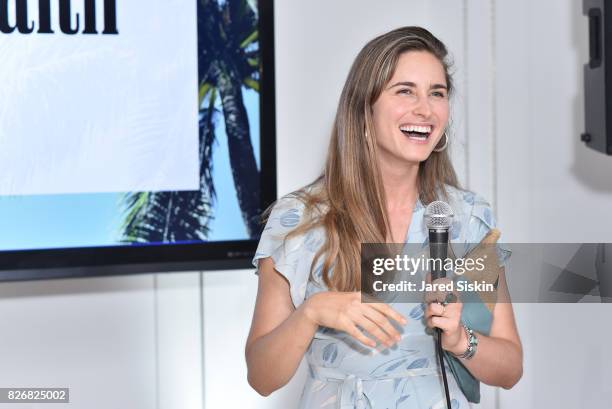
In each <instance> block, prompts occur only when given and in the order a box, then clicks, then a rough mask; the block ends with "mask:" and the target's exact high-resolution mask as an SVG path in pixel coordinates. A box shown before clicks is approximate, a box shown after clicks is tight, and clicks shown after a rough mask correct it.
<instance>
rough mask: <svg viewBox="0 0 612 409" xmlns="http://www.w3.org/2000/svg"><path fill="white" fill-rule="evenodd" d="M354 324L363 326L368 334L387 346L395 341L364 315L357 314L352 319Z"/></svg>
mask: <svg viewBox="0 0 612 409" xmlns="http://www.w3.org/2000/svg"><path fill="white" fill-rule="evenodd" d="M354 322H355V324H357V325H359V326H360V327H361V328H363V329H364V330H365V331H366V332H367V333H368V334H370V335H372V336H373V337H374V338H376V339H377V340H378V341H379V342H380V343H381V344H384V345H386V346H388V347H390V346H391V345H393V344H394V343H395V341H394V340H393V338H391V337H390V336H389V335H388V334H387V333H386V332H385V331H383V330H382V328H381V327H379V326H378V325H377V324H375V323H374V322H373V321H371V320H370V319H369V318H367V317H366V316H365V315H361V316H358V317H356V318H355V319H354Z"/></svg>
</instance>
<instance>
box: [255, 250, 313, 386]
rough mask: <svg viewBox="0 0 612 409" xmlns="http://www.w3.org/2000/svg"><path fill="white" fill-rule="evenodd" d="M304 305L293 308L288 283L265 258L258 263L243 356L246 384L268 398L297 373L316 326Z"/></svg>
mask: <svg viewBox="0 0 612 409" xmlns="http://www.w3.org/2000/svg"><path fill="white" fill-rule="evenodd" d="M304 309H305V304H302V305H301V306H300V307H298V308H297V309H295V308H294V307H293V303H292V302H291V297H290V293H289V283H288V282H287V280H286V279H285V278H284V277H283V276H282V275H281V274H279V273H278V272H277V271H276V270H274V261H273V260H272V259H271V258H270V257H268V258H265V259H261V260H259V285H258V289H257V301H256V303H255V312H254V313H253V321H252V323H251V331H250V333H249V337H248V339H247V344H246V349H245V354H246V361H247V367H248V381H249V384H250V385H251V386H252V387H253V389H255V390H256V391H257V392H258V393H259V394H261V395H264V396H268V395H269V394H270V393H272V392H274V391H275V390H277V389H278V388H280V387H282V386H284V385H285V384H286V383H287V382H289V380H290V379H291V377H293V374H294V373H295V371H296V370H297V367H298V365H299V364H300V361H301V360H302V357H303V356H304V352H306V350H307V348H308V345H309V344H310V341H311V340H312V337H313V336H314V333H315V332H316V330H317V325H316V324H314V323H313V322H311V321H310V320H308V319H306V316H305V315H304Z"/></svg>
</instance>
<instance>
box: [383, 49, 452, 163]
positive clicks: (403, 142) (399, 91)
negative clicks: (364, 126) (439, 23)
mask: <svg viewBox="0 0 612 409" xmlns="http://www.w3.org/2000/svg"><path fill="white" fill-rule="evenodd" d="M448 111H449V106H448V89H447V84H446V76H445V73H444V67H443V66H442V64H441V63H440V61H439V60H438V59H437V58H436V57H435V56H433V54H431V53H429V52H427V51H409V52H405V53H403V54H402V55H400V57H399V59H398V62H397V67H396V68H395V72H394V73H393V76H392V77H391V80H390V81H389V83H388V84H387V85H385V88H384V89H383V91H382V93H381V94H380V96H379V97H378V99H377V100H376V102H375V103H374V105H373V106H372V113H373V120H374V130H375V135H376V143H377V146H378V155H379V160H381V161H384V162H385V163H386V164H388V165H394V164H396V163H399V164H400V165H401V164H403V163H407V162H410V163H416V164H418V163H419V162H422V161H424V160H425V159H427V158H428V157H429V155H430V154H431V151H432V150H433V149H434V148H435V147H436V145H437V144H438V141H440V138H441V137H442V134H443V133H444V129H445V128H446V124H447V122H448Z"/></svg>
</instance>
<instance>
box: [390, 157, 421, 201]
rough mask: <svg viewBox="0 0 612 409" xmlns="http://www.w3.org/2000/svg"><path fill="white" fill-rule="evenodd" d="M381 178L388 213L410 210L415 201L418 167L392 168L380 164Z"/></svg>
mask: <svg viewBox="0 0 612 409" xmlns="http://www.w3.org/2000/svg"><path fill="white" fill-rule="evenodd" d="M380 169H381V176H382V181H383V186H384V189H385V198H386V202H387V210H388V211H390V212H391V211H401V210H407V209H411V208H412V207H413V206H414V203H415V202H416V200H417V196H418V187H417V177H418V174H419V165H418V164H414V165H407V166H403V167H397V166H395V167H393V166H389V165H388V164H385V163H381V165H380Z"/></svg>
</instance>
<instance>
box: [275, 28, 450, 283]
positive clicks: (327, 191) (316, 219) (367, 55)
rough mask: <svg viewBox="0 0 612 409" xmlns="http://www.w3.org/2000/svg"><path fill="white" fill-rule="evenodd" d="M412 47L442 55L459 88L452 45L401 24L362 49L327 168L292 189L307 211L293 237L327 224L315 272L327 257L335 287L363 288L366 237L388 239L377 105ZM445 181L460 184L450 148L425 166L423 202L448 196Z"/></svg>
mask: <svg viewBox="0 0 612 409" xmlns="http://www.w3.org/2000/svg"><path fill="white" fill-rule="evenodd" d="M408 51H427V52H430V53H431V54H432V55H434V56H435V57H437V59H438V60H439V61H440V63H441V64H442V66H443V67H444V71H445V74H446V83H447V87H448V92H449V94H450V93H451V92H452V90H453V82H452V78H451V75H450V73H449V65H450V63H449V62H448V61H447V50H446V47H445V46H444V44H443V43H442V42H441V41H440V40H438V39H437V38H436V37H434V36H433V35H432V34H431V33H430V32H429V31H427V30H425V29H424V28H421V27H402V28H398V29H396V30H393V31H390V32H388V33H386V34H383V35H381V36H379V37H376V38H375V39H373V40H371V41H370V42H369V43H367V44H366V45H365V47H364V48H363V49H362V50H361V51H360V52H359V54H358V55H357V58H356V59H355V61H354V63H353V65H352V67H351V70H350V72H349V74H348V78H347V79H346V83H345V84H344V88H343V90H342V94H341V96H340V101H339V104H338V111H337V113H336V117H335V121H334V125H333V129H332V133H331V141H330V144H329V149H328V153H327V159H326V162H325V168H324V170H323V173H322V174H321V176H319V177H318V178H317V180H315V181H314V182H313V183H311V184H310V185H308V186H306V187H304V188H302V189H301V190H299V191H297V192H294V193H293V195H294V196H295V197H297V198H299V199H300V200H301V201H302V202H303V203H304V205H305V211H304V217H303V219H302V223H301V224H300V225H299V226H297V227H296V228H295V229H294V230H292V231H291V232H290V233H289V234H288V235H287V238H289V237H292V236H295V235H299V234H304V233H305V232H306V231H308V230H310V229H312V228H316V227H323V228H324V230H325V233H326V241H325V243H324V244H323V245H322V246H321V248H320V249H319V251H318V252H317V254H316V255H315V258H314V260H313V264H312V266H311V274H312V270H313V269H314V266H315V263H316V262H317V260H318V259H319V258H320V257H322V256H324V261H323V268H322V279H323V282H324V283H325V285H326V286H327V287H328V288H329V289H330V290H336V291H355V290H359V289H360V288H361V285H360V280H359V271H360V253H361V243H384V242H385V241H386V237H387V233H388V232H389V220H388V215H387V211H386V199H385V192H384V188H383V184H382V178H381V174H380V169H379V167H378V163H377V160H376V139H375V135H374V125H373V119H372V105H373V104H374V102H375V101H376V100H377V99H378V97H379V96H380V94H381V92H382V90H383V89H384V87H385V85H386V84H387V83H388V82H389V81H390V80H391V77H392V76H393V73H394V72H395V67H396V65H397V61H398V59H399V56H400V55H401V54H402V53H405V52H408ZM445 185H450V186H454V187H458V182H457V177H456V174H455V171H454V169H453V166H452V164H451V161H450V158H449V155H448V151H447V150H446V149H445V150H443V151H441V152H435V151H434V152H432V154H431V155H430V156H429V158H427V159H426V160H425V161H423V162H421V163H420V165H419V172H418V178H417V189H418V192H419V198H420V200H421V202H423V203H424V204H426V203H430V202H431V201H433V200H436V199H438V198H439V197H438V196H440V195H441V196H442V198H447V193H446V190H445ZM332 269H333V274H330V272H331V271H332Z"/></svg>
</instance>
